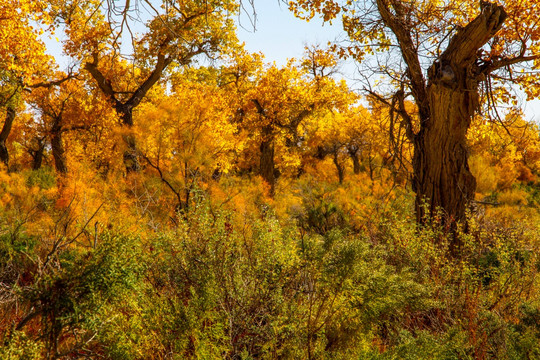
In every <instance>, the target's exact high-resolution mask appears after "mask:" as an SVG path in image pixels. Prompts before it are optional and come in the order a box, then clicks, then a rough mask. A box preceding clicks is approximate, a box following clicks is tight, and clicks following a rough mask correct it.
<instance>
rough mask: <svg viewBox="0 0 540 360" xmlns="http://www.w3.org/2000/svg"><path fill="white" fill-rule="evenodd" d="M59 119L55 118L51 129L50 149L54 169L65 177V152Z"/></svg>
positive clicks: (66, 170) (66, 169)
mask: <svg viewBox="0 0 540 360" xmlns="http://www.w3.org/2000/svg"><path fill="white" fill-rule="evenodd" d="M60 121H61V119H60V118H55V119H54V123H53V126H52V129H51V149H52V155H53V158H54V167H55V168H56V171H57V172H58V173H59V174H62V175H65V174H67V172H68V168H67V160H66V152H65V149H64V143H63V140H62V126H61V123H60Z"/></svg>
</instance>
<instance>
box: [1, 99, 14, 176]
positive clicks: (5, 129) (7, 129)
mask: <svg viewBox="0 0 540 360" xmlns="http://www.w3.org/2000/svg"><path fill="white" fill-rule="evenodd" d="M14 120H15V109H14V108H13V107H12V106H8V107H7V109H6V118H5V121H4V125H3V126H2V131H0V160H1V161H2V162H3V163H4V164H5V165H6V167H7V168H9V153H8V149H7V146H6V140H7V138H8V136H9V134H10V133H11V127H12V126H13V121H14Z"/></svg>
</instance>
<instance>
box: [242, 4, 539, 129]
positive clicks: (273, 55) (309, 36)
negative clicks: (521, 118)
mask: <svg viewBox="0 0 540 360" xmlns="http://www.w3.org/2000/svg"><path fill="white" fill-rule="evenodd" d="M247 10H248V11H251V9H249V8H248V9H247ZM255 11H256V13H257V22H256V30H255V31H254V30H253V25H252V24H251V22H250V18H249V17H248V16H247V14H246V13H243V14H242V15H241V16H240V25H242V26H239V27H238V37H239V38H240V40H241V41H243V42H245V46H246V49H247V50H248V51H251V52H262V53H263V54H264V55H265V58H266V61H267V62H276V64H278V65H284V64H285V63H286V61H287V59H288V58H292V57H294V58H301V57H302V55H303V52H304V46H305V45H314V44H320V45H322V46H325V45H326V44H327V43H328V41H332V40H335V39H337V38H343V36H344V32H343V29H342V28H341V26H340V25H339V24H335V25H329V24H324V25H323V24H322V21H320V20H319V19H313V20H311V21H310V22H307V21H304V20H300V19H298V18H295V17H294V16H293V15H292V13H291V12H290V11H289V10H288V9H287V7H286V5H285V4H282V3H281V4H280V2H279V0H260V1H255ZM354 70H355V66H354V65H353V64H351V63H349V64H346V65H344V66H342V68H341V73H342V76H343V77H344V78H345V79H347V80H349V79H353V78H354ZM349 85H350V86H352V87H354V84H352V83H351V81H350V80H349ZM522 108H523V110H524V113H525V117H526V119H527V120H530V121H535V122H536V123H538V124H540V100H534V101H530V102H525V101H524V103H523V106H522Z"/></svg>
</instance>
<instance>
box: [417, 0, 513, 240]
mask: <svg viewBox="0 0 540 360" xmlns="http://www.w3.org/2000/svg"><path fill="white" fill-rule="evenodd" d="M481 7H482V12H481V14H480V15H479V16H478V17H477V18H475V19H474V20H473V21H471V22H470V23H469V24H468V25H467V26H466V27H465V28H463V29H462V30H460V31H458V32H457V34H456V35H454V37H453V38H452V39H451V40H450V42H449V44H448V47H447V49H446V50H445V51H444V53H443V54H441V56H440V57H439V59H438V61H436V62H434V64H433V65H432V66H431V67H430V69H429V71H428V77H429V79H428V86H427V88H426V91H425V93H426V96H425V98H424V99H422V105H423V106H422V108H423V109H428V110H429V112H428V113H425V112H424V113H422V112H420V114H421V117H420V118H421V121H422V123H421V129H420V132H419V133H418V134H416V135H415V136H414V145H415V149H414V159H413V167H414V177H413V189H414V191H415V192H416V204H415V205H416V215H417V220H418V221H419V222H420V223H422V222H424V220H425V219H427V218H428V217H431V216H433V215H435V214H437V212H439V211H440V212H442V213H443V215H444V218H445V220H446V224H447V225H450V226H451V229H455V224H456V222H460V221H461V222H462V221H464V220H465V215H466V210H467V208H468V207H469V205H470V203H471V201H472V200H473V199H474V193H475V190H476V180H475V178H474V176H473V175H472V174H471V172H470V170H469V165H468V163H467V159H468V151H467V139H466V136H467V130H468V129H469V126H470V123H471V120H472V118H473V116H474V114H475V111H477V110H478V108H479V99H478V91H479V82H480V81H481V79H482V78H483V77H485V76H486V72H488V71H489V68H488V67H486V66H480V65H479V64H480V63H482V62H481V61H480V60H479V59H478V50H479V49H480V48H481V47H482V46H483V45H484V44H485V43H486V42H487V41H488V40H489V39H490V38H492V37H493V36H494V35H495V34H496V33H497V31H498V30H499V29H500V27H501V26H502V23H503V22H504V20H505V19H506V13H505V11H504V9H503V8H502V6H498V5H495V4H490V3H482V4H481ZM488 75H489V74H488ZM424 203H426V205H425V206H424V205H423V204H424ZM454 245H457V244H454Z"/></svg>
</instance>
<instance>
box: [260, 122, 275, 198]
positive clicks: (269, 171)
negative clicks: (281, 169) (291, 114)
mask: <svg viewBox="0 0 540 360" xmlns="http://www.w3.org/2000/svg"><path fill="white" fill-rule="evenodd" d="M262 136H263V140H262V141H261V146H260V151H261V158H260V163H259V173H260V175H261V177H262V178H263V180H264V181H265V182H266V183H267V184H268V185H269V186H270V193H269V195H270V197H272V198H273V197H274V194H275V190H276V175H275V163H274V134H273V132H272V126H271V125H267V126H265V127H264V128H263V130H262Z"/></svg>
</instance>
